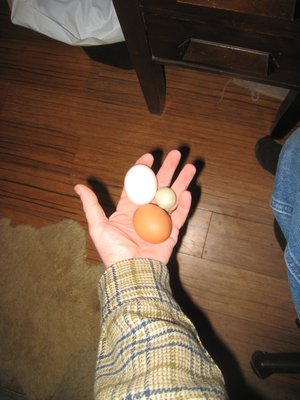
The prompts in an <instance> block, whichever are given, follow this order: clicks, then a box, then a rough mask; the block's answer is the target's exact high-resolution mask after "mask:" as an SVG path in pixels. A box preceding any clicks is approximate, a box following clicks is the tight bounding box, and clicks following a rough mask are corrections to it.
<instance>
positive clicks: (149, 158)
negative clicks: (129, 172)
mask: <svg viewBox="0 0 300 400" xmlns="http://www.w3.org/2000/svg"><path fill="white" fill-rule="evenodd" d="M153 161H154V158H153V155H152V154H150V153H146V154H143V155H142V156H141V157H140V158H139V159H138V160H137V161H136V164H144V165H147V167H150V168H151V167H152V165H153Z"/></svg>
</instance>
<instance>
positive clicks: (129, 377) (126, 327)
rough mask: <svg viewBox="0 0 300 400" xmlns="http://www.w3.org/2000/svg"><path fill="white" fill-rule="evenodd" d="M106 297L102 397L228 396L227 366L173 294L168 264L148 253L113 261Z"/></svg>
mask: <svg viewBox="0 0 300 400" xmlns="http://www.w3.org/2000/svg"><path fill="white" fill-rule="evenodd" d="M100 301H101V319H102V321H101V336H100V344H99V354H98V359H97V367H96V381H95V394H96V398H97V399H122V398H126V396H129V394H131V396H132V397H130V398H132V399H133V398H135V396H136V398H140V399H142V398H151V399H174V398H182V399H188V398H193V399H204V398H210V399H223V398H226V394H225V389H224V382H223V377H222V374H221V372H220V371H219V369H218V367H217V366H216V364H215V363H214V362H213V360H212V359H211V357H210V356H209V355H208V353H207V351H206V350H205V348H204V347H203V346H202V344H201V342H200V340H199V337H198V335H197V332H196V330H195V328H194V326H193V325H192V323H191V322H190V320H189V319H188V318H187V317H186V316H185V315H184V314H183V313H182V311H181V309H180V308H179V306H178V304H177V303H176V302H175V300H174V298H173V296H172V294H171V289H170V285H169V274H168V270H167V267H166V266H165V265H163V264H161V263H159V262H157V261H153V260H145V259H143V260H128V261H125V262H120V263H118V264H116V265H114V266H112V267H110V268H109V269H108V270H107V271H106V272H105V274H104V276H103V277H102V278H101V280H100ZM128 398H129V397H128Z"/></svg>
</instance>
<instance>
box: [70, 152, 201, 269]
mask: <svg viewBox="0 0 300 400" xmlns="http://www.w3.org/2000/svg"><path fill="white" fill-rule="evenodd" d="M180 158H181V154H180V152H179V151H178V150H172V151H171V152H170V153H169V154H168V155H167V157H166V159H165V160H164V162H163V164H162V166H161V168H160V170H159V171H158V173H157V175H156V177H157V182H158V188H161V187H167V186H169V185H170V184H171V181H172V178H173V175H174V173H175V170H176V168H177V167H178V164H179V162H180ZM153 161H154V160H153V156H152V155H151V154H149V153H147V154H144V155H143V156H142V157H140V158H139V159H138V160H137V162H136V164H144V165H147V166H148V167H152V165H153ZM195 172H196V169H195V167H194V166H193V165H192V164H186V165H185V166H184V167H183V168H182V170H181V171H180V173H179V175H178V177H177V178H176V180H175V182H174V183H173V184H172V189H173V190H174V191H175V193H176V195H177V199H178V200H177V207H176V209H175V210H174V211H173V212H172V214H171V219H172V224H173V227H172V232H171V235H170V237H169V238H168V239H167V240H165V241H164V242H162V243H159V244H151V243H148V242H146V241H144V240H143V239H141V238H140V237H139V236H138V234H137V233H136V232H135V230H134V227H133V223H132V218H133V214H134V212H135V210H136V209H137V207H138V206H137V205H136V204H134V203H132V202H131V201H130V200H129V199H128V197H127V195H126V192H125V191H124V189H123V192H122V195H121V198H120V200H119V203H118V205H117V209H116V211H115V212H114V213H113V214H112V215H111V216H110V217H109V218H107V217H106V215H105V213H104V211H103V208H102V207H101V205H100V204H99V202H98V199H97V197H96V195H95V193H94V192H93V191H92V190H90V189H89V188H88V187H87V186H84V185H81V184H79V185H76V186H75V190H76V192H77V194H78V195H79V196H80V199H81V201H82V204H83V209H84V211H85V215H86V219H87V222H88V226H89V233H90V236H91V238H92V240H93V243H94V245H95V247H96V249H97V251H98V253H99V255H100V257H101V259H102V261H103V262H104V264H105V265H106V267H109V266H110V265H112V264H115V263H116V262H118V261H122V260H126V259H130V258H151V259H155V260H159V261H161V262H163V263H165V264H166V263H167V262H168V261H169V258H170V256H171V254H172V250H173V248H174V246H175V244H176V243H177V239H178V233H179V230H180V228H181V227H182V225H183V224H184V222H185V220H186V218H187V215H188V213H189V210H190V206H191V194H190V192H188V191H187V187H188V186H189V184H190V182H191V180H192V179H193V177H194V175H195Z"/></svg>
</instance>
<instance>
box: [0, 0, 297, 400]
mask: <svg viewBox="0 0 300 400" xmlns="http://www.w3.org/2000/svg"><path fill="white" fill-rule="evenodd" d="M0 55H1V57H0V217H8V218H10V219H11V220H12V223H13V224H19V223H26V224H31V225H33V226H43V225H46V224H50V223H54V222H59V221H61V220H63V219H66V218H70V219H73V220H76V221H78V222H80V223H81V224H82V225H83V226H84V227H85V228H87V226H86V222H85V218H84V214H83V212H82V209H81V204H80V202H79V200H78V198H77V196H76V195H75V193H74V191H73V186H74V185H75V184H76V183H78V182H82V183H86V182H88V183H89V184H90V185H91V186H92V187H93V189H94V190H95V191H96V193H97V195H98V197H99V199H101V202H102V204H103V206H104V208H105V210H106V211H107V213H108V214H109V213H110V212H112V211H113V209H114V206H115V204H116V202H117V201H118V197H119V195H120V193H121V189H122V186H123V179H124V175H125V173H126V171H127V169H128V168H129V167H130V166H131V165H132V163H134V162H135V160H136V159H137V158H138V157H139V156H140V155H141V154H142V153H144V152H148V151H152V152H153V153H154V154H155V157H156V168H157V166H158V165H159V164H160V162H161V160H162V159H163V158H164V156H165V154H166V153H167V152H168V151H169V150H171V149H172V148H178V149H180V150H181V151H182V153H183V155H184V160H185V161H190V162H194V163H195V165H196V166H197V168H198V176H197V179H196V180H195V182H193V184H192V185H191V188H190V189H191V191H192V194H193V199H194V202H193V210H192V214H191V217H190V219H189V223H188V225H187V226H185V228H184V229H183V231H182V237H181V240H180V243H179V246H178V252H177V254H176V255H175V256H174V259H173V260H172V262H171V263H170V271H171V277H172V285H173V288H174V293H175V295H176V298H177V300H178V301H179V303H180V304H181V305H182V307H183V309H184V310H185V311H186V313H187V314H188V315H189V316H190V317H191V318H192V320H193V322H194V323H195V325H196V327H197V328H198V330H199V333H200V336H201V338H202V340H203V342H204V344H205V345H206V346H207V348H208V349H209V351H210V352H211V354H212V355H213V356H214V358H215V359H216V360H217V362H218V363H219V365H220V367H221V368H222V371H223V373H224V375H225V377H226V381H227V385H228V390H229V393H230V397H231V399H236V400H241V399H251V400H255V399H260V400H285V399H286V400H294V399H297V398H298V397H299V392H300V382H299V379H298V378H297V377H295V376H291V375H276V376H275V375H274V376H273V377H271V378H269V379H267V380H265V381H260V380H259V379H258V378H256V376H255V375H254V373H253V372H252V370H251V368H250V364H249V359H250V356H251V354H252V352H253V351H255V350H257V349H262V350H268V351H294V350H299V348H300V332H299V330H297V328H296V326H295V324H294V319H295V312H294V308H293V303H292V299H291V296H290V292H289V288H288V283H287V279H286V271H285V264H284V260H283V254H282V252H281V250H280V249H279V246H278V244H277V242H276V240H275V238H274V234H273V228H272V225H273V215H272V213H271V211H270V208H269V200H270V196H271V193H272V188H273V177H272V176H271V175H270V174H268V173H267V172H266V171H264V170H262V168H261V167H260V166H259V165H258V163H257V162H256V160H255V156H254V146H255V143H256V141H257V140H258V139H259V138H261V137H262V136H264V135H265V134H267V133H268V132H269V130H270V129H271V127H272V123H273V120H274V118H275V115H276V112H277V109H278V107H279V101H277V100H274V99H271V98H267V97H264V96H261V97H260V98H259V99H258V100H257V101H256V102H254V101H253V100H252V98H251V93H250V92H249V91H248V90H247V89H245V88H242V87H240V86H236V85H235V84H234V82H233V81H232V80H231V79H228V78H226V77H224V76H221V75H210V74H208V73H200V72H197V71H193V70H183V69H178V68H175V67H167V68H166V74H167V82H168V96H167V100H166V107H165V111H164V113H163V114H162V115H161V116H155V115H151V114H149V112H148V110H147V108H146V105H145V103H144V99H143V96H142V92H141V89H140V86H139V83H138V79H137V77H136V74H135V72H134V71H124V70H118V69H116V68H114V67H110V66H107V65H104V64H101V63H96V62H94V61H92V60H90V59H89V58H87V55H86V54H85V53H84V52H83V51H82V49H80V48H74V47H71V46H67V45H65V44H63V43H59V42H56V41H54V40H51V39H48V38H46V37H44V36H42V35H39V34H37V33H35V32H32V31H30V30H26V29H25V28H21V27H18V26H14V25H12V24H11V22H10V19H9V13H8V7H7V5H6V2H5V1H3V0H0ZM87 249H88V261H89V262H91V263H95V261H96V260H98V256H97V254H96V251H95V250H94V248H93V245H92V243H91V241H90V239H89V238H88V235H87Z"/></svg>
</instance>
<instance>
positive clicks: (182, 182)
mask: <svg viewBox="0 0 300 400" xmlns="http://www.w3.org/2000/svg"><path fill="white" fill-rule="evenodd" d="M195 174H196V167H195V166H194V165H193V164H186V165H185V166H184V167H183V168H182V170H181V171H180V174H179V175H178V177H177V178H176V180H175V182H174V183H173V185H172V189H173V190H174V192H175V193H176V194H177V196H179V195H180V193H182V192H184V191H185V190H186V189H187V188H188V187H189V184H190V183H191V181H192V180H193V178H194V176H195Z"/></svg>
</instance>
